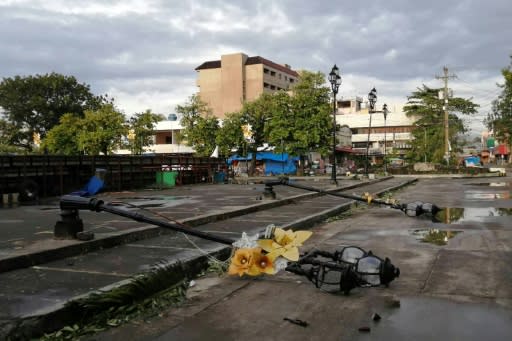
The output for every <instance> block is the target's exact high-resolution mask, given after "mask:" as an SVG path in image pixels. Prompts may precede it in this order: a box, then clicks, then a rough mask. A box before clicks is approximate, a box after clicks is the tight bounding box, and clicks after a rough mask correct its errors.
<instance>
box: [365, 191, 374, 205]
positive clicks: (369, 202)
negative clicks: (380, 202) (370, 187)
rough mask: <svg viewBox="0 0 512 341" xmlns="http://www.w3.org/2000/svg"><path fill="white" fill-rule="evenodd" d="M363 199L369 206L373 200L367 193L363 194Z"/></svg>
mask: <svg viewBox="0 0 512 341" xmlns="http://www.w3.org/2000/svg"><path fill="white" fill-rule="evenodd" d="M363 198H364V199H366V200H367V201H368V205H369V204H371V202H372V200H373V197H372V195H371V194H370V193H368V192H365V193H364V195H363Z"/></svg>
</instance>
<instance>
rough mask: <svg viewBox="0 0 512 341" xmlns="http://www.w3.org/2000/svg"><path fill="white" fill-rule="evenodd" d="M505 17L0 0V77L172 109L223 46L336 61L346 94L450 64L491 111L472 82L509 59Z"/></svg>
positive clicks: (500, 2) (392, 95)
mask: <svg viewBox="0 0 512 341" xmlns="http://www.w3.org/2000/svg"><path fill="white" fill-rule="evenodd" d="M511 17H512V6H510V5H509V1H508V0H489V1H485V2H482V1H476V0H474V1H471V0H461V1H458V2H456V3H453V4H450V3H448V2H447V1H440V0H431V1H428V2H416V1H407V0H388V1H378V0H375V1H370V2H366V3H361V2H355V1H327V0H325V1H324V0H317V1H310V0H285V1H278V2H277V1H271V0H259V1H255V0H253V1H228V0H224V1H208V0H201V1H197V0H196V1H178V0H175V1H166V0H160V1H156V0H155V1H144V0H125V1H113V0H112V1H108V0H104V1H87V2H82V1H65V0H53V1H50V0H48V1H42V0H37V1H34V0H32V1H28V0H3V1H2V0H0V31H1V32H2V34H1V35H0V49H1V51H2V53H1V54H0V65H1V66H2V67H1V69H0V77H11V76H14V75H18V74H19V75H28V74H35V73H47V72H52V71H55V72H60V73H63V74H67V75H74V76H75V77H77V79H79V81H81V82H85V83H88V84H90V85H91V87H92V89H93V90H94V91H95V92H97V93H105V92H109V94H110V95H111V96H113V97H115V98H116V100H117V103H118V105H120V106H121V107H122V108H123V109H124V110H125V112H127V113H133V112H138V111H141V110H144V109H146V108H151V109H153V110H155V111H161V112H170V111H172V110H173V107H172V106H174V105H176V104H178V103H183V102H184V101H186V100H187V97H188V96H189V95H191V94H192V93H193V92H194V91H195V90H196V88H195V71H194V68H195V67H196V66H198V65H199V64H201V63H202V62H203V61H206V60H214V59H218V58H220V55H221V54H224V53H231V52H245V53H247V54H249V55H261V56H263V57H265V58H268V59H271V60H273V61H276V62H279V63H287V64H290V65H292V66H293V67H294V68H296V69H308V70H312V71H322V72H324V73H327V72H329V70H330V68H331V66H332V65H333V64H334V63H336V64H337V65H338V66H340V68H341V71H342V76H343V79H344V83H343V84H342V87H341V89H340V91H341V93H344V96H347V97H350V96H353V95H365V94H366V93H367V92H368V90H369V89H370V88H371V87H372V86H380V87H381V88H380V90H379V96H382V99H383V100H389V101H396V102H400V101H401V102H402V103H397V104H403V102H405V101H406V96H407V95H408V94H410V92H411V91H414V90H415V88H416V87H417V86H421V84H422V83H428V84H429V85H431V86H440V85H441V83H440V82H439V81H437V80H436V79H435V75H436V74H440V73H441V72H442V67H443V66H444V65H446V66H448V67H449V68H450V70H452V71H453V72H456V73H457V74H458V75H459V76H460V77H461V78H462V79H469V80H470V82H471V84H473V85H474V89H477V91H476V92H475V93H474V94H473V93H471V90H470V89H468V88H467V87H463V86H462V84H463V83H460V84H459V83H455V82H454V83H453V84H454V85H457V84H459V85H461V86H460V93H463V94H467V96H468V97H471V96H473V97H474V98H475V100H476V99H478V100H480V101H482V103H480V104H482V106H483V107H485V108H487V110H488V103H489V102H490V100H491V99H490V97H489V96H482V95H481V94H482V93H481V92H480V93H479V92H478V91H487V94H489V93H491V94H492V93H494V92H495V91H496V86H495V82H496V80H497V79H498V80H499V77H500V69H501V68H503V67H506V66H507V65H508V64H509V62H510V59H509V55H510V54H511V53H512V47H511V46H510V37H512V23H511V21H510V18H511ZM464 84H465V83H464ZM465 85H467V84H465ZM454 90H455V91H457V89H456V88H454ZM379 101H380V99H379Z"/></svg>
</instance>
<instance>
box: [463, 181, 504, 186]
mask: <svg viewBox="0 0 512 341" xmlns="http://www.w3.org/2000/svg"><path fill="white" fill-rule="evenodd" d="M511 184H512V183H511V182H481V183H476V184H467V185H468V186H489V187H509V186H510V185H511Z"/></svg>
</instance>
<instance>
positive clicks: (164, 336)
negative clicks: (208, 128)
mask: <svg viewBox="0 0 512 341" xmlns="http://www.w3.org/2000/svg"><path fill="white" fill-rule="evenodd" d="M404 180H406V178H394V179H390V180H386V181H385V182H380V183H378V184H375V185H373V187H372V190H371V191H370V192H372V193H373V192H377V191H379V190H384V189H386V188H388V187H390V186H392V185H393V184H394V185H397V184H399V183H400V182H403V181H404ZM511 180H512V179H511V178H510V177H505V178H499V181H500V182H501V181H503V182H504V183H508V184H510V183H511V182H512V181H511ZM486 181H487V180H486V179H482V178H474V179H471V178H469V179H448V178H436V179H420V180H419V181H418V182H416V183H414V184H412V185H408V186H407V187H405V188H404V189H402V190H399V191H396V192H394V194H393V197H394V198H397V199H399V200H400V202H402V203H405V202H413V201H416V200H421V201H423V202H431V203H435V204H436V205H438V206H439V207H443V208H449V210H445V211H444V212H445V216H448V217H449V219H446V217H444V218H443V217H441V218H437V219H434V220H432V219H431V218H429V217H418V218H411V217H407V216H405V215H404V213H403V212H400V211H399V210H396V209H391V208H389V207H378V206H375V205H372V206H371V207H370V208H367V207H366V205H364V204H359V205H358V206H357V207H355V208H354V207H353V208H352V210H351V212H350V214H346V215H345V216H344V217H343V218H342V219H341V218H340V219H339V220H336V219H334V220H333V219H331V220H329V222H324V223H322V224H319V225H316V226H315V227H314V228H313V232H314V234H313V237H312V238H311V239H310V240H308V242H307V243H306V245H305V249H312V248H317V249H322V250H328V251H333V250H336V249H340V248H341V247H343V246H346V245H357V246H360V247H362V248H364V249H366V250H372V251H373V252H374V253H375V254H377V255H378V256H381V257H390V258H391V260H392V262H393V263H394V264H395V265H397V266H399V267H400V270H401V275H400V278H398V279H396V280H395V281H393V282H392V283H391V285H390V287H389V288H359V289H354V290H353V291H352V292H351V294H350V295H349V296H344V295H333V294H327V293H325V292H323V291H320V290H318V289H316V288H315V287H314V285H313V284H312V283H310V282H309V281H308V280H307V279H306V278H303V277H299V276H297V275H294V274H291V273H280V274H278V275H276V276H273V277H265V278H258V279H245V278H242V279H240V278H232V277H221V278H217V277H205V278H203V279H198V280H197V284H196V286H195V287H193V288H192V289H191V290H190V292H189V295H190V299H189V300H188V302H187V303H186V304H185V305H184V306H183V307H180V308H177V309H176V308H173V309H169V311H165V312H162V316H164V317H163V318H156V319H153V320H151V321H149V322H148V321H139V322H138V323H134V324H129V325H125V326H123V327H120V328H116V329H112V330H109V331H107V332H104V333H101V334H97V335H94V336H91V337H89V338H88V339H90V340H121V339H130V340H149V339H160V340H168V339H180V340H181V339H182V340H206V339H216V338H218V339H223V340H240V339H247V340H261V339H262V338H264V339H266V340H297V339H308V340H317V339H319V340H340V339H363V340H368V339H371V340H389V339H393V340H413V339H420V340H427V339H433V338H434V339H440V340H444V339H447V340H448V339H449V340H453V339H464V340H481V339H482V338H483V337H485V339H489V340H498V339H507V338H509V337H505V338H504V337H503V336H509V335H512V334H511V333H510V327H509V326H510V325H512V324H511V323H510V322H512V285H510V283H512V263H511V262H510V259H512V253H511V249H510V248H511V246H512V217H511V216H510V215H509V214H503V215H499V214H495V213H498V212H509V210H510V209H512V200H510V198H508V199H507V198H504V197H495V198H494V199H493V200H490V199H487V198H482V199H478V198H475V194H477V193H481V194H489V193H491V194H492V193H497V191H496V188H499V193H505V192H507V191H508V192H510V190H511V188H510V187H507V186H490V185H489V186H486V185H480V184H481V183H484V182H486ZM492 181H494V180H492V179H491V180H489V183H491V182H492ZM479 183H480V184H479ZM308 184H309V185H312V186H315V187H319V186H322V185H324V186H325V188H328V187H329V185H328V184H321V183H315V184H313V183H308ZM477 184H478V185H477ZM341 185H342V186H343V185H346V183H342V184H341ZM258 186H259V185H249V186H237V187H239V188H240V187H242V188H243V189H242V188H240V189H239V190H236V189H234V190H233V192H229V193H230V194H231V195H233V196H234V197H235V198H234V199H233V200H232V201H230V202H228V201H226V202H224V203H223V205H224V206H222V207H230V208H241V207H242V206H244V205H245V207H247V205H249V206H251V205H253V203H261V198H260V197H259V196H260V194H261V189H262V187H261V186H260V187H258ZM217 188H220V187H217ZM221 188H222V189H223V190H224V189H225V190H226V191H231V188H230V187H221ZM209 189H212V190H211V191H210V190H209ZM194 190H195V189H185V188H183V189H180V192H176V193H172V194H171V193H170V192H172V191H169V193H166V194H164V193H152V195H150V197H151V199H147V197H148V195H147V194H144V195H141V194H140V193H138V194H137V195H134V194H133V193H126V194H115V195H113V194H109V195H111V196H112V198H116V200H117V199H119V200H122V201H124V202H126V201H128V202H129V203H130V204H135V205H145V204H150V205H151V206H152V207H150V209H157V210H158V214H163V215H166V214H169V213H170V212H171V211H166V210H168V209H169V207H168V206H166V205H168V204H167V203H163V202H161V200H162V197H163V196H164V195H168V196H173V197H175V198H178V199H171V200H170V201H174V202H178V201H180V200H182V202H183V203H184V204H183V205H176V206H171V207H172V209H173V210H172V213H173V216H172V217H173V218H174V217H176V219H178V216H180V214H181V216H180V217H181V219H183V220H186V219H187V218H185V217H187V214H188V217H191V216H192V217H196V218H197V217H204V216H205V215H207V214H208V213H212V214H213V213H219V212H222V210H221V209H220V208H219V207H215V205H211V203H210V205H208V204H207V203H205V202H204V201H201V202H199V203H190V201H191V200H194V198H197V197H196V195H197V196H199V195H204V196H205V197H209V195H211V198H215V196H219V191H218V189H215V187H207V186H204V187H202V188H201V189H200V192H201V194H197V192H194ZM283 190H284V188H283ZM286 190H289V191H290V192H288V193H284V192H280V191H281V186H280V187H276V192H277V194H278V197H280V198H286V197H287V196H294V195H303V194H304V191H301V190H297V189H292V188H287V189H286ZM187 191H188V193H187ZM361 191H362V189H357V188H355V189H353V190H349V191H347V192H348V193H359V194H360V193H361ZM478 191H480V192H478ZM242 192H243V193H244V194H241V193H242ZM207 193H209V194H207ZM226 193H228V192H226ZM468 194H469V195H468ZM477 197H478V195H477ZM153 199H154V200H153ZM212 200H213V199H212ZM336 200H339V203H341V202H343V200H342V199H341V200H340V199H339V198H336ZM185 203H190V204H191V206H188V208H187V206H186V204H185ZM332 203H333V197H332V196H330V197H322V199H321V200H313V198H303V199H302V200H297V201H296V202H295V203H294V204H293V205H290V206H288V207H291V206H295V207H293V209H292V210H291V211H288V210H287V209H284V208H283V207H274V208H269V209H266V210H261V211H255V212H253V213H250V214H247V213H246V214H243V215H239V216H237V217H233V218H231V219H229V220H227V221H225V222H219V221H216V222H215V221H213V222H210V223H208V224H205V225H201V226H198V227H197V228H200V229H202V230H205V231H211V232H215V233H224V234H225V235H228V236H233V237H236V236H239V235H240V233H241V232H242V231H247V229H249V228H250V226H251V225H250V224H249V223H248V222H249V221H250V222H252V223H251V224H254V225H252V226H255V227H256V226H258V227H262V226H266V225H267V224H268V223H269V222H275V223H278V224H279V223H281V224H282V223H286V221H290V220H289V219H290V216H292V218H293V213H292V212H293V210H295V212H296V214H297V212H300V213H301V214H300V215H301V216H302V215H304V216H307V215H311V214H313V213H315V212H316V213H318V212H319V211H320V212H321V211H322V210H325V209H327V208H328V207H330V209H333V205H332ZM160 204H162V206H158V205H160ZM154 205H156V206H154ZM171 205H172V204H171ZM196 206H197V207H198V208H199V209H198V210H191V208H192V207H196ZM49 207H51V205H50V206H49ZM457 210H458V211H457ZM42 211H51V209H47V210H42ZM448 211H450V212H449V213H448V214H446V212H448ZM340 212H341V210H340ZM453 212H456V213H453ZM489 212H492V213H493V215H489ZM86 213H87V214H86ZM54 214H58V211H56V212H54ZM81 215H82V214H81ZM98 216H102V217H103V220H102V219H99V218H98ZM287 216H288V218H286V217H287ZM82 217H83V219H84V221H85V222H86V224H87V228H88V229H96V230H97V231H103V230H104V231H109V229H114V230H117V229H123V221H124V218H119V219H117V218H115V217H114V218H112V217H109V218H107V220H108V221H109V223H105V215H104V214H103V213H102V214H97V213H92V212H84V214H83V215H82ZM95 217H96V218H95ZM456 217H459V219H458V220H457V219H456ZM460 217H462V218H460ZM1 219H4V216H3V215H2V218H1ZM5 219H6V220H16V219H20V218H19V217H18V218H16V217H15V216H10V217H6V218H5ZM26 219H29V217H28V216H27V217H26ZM95 219H98V220H95ZM292 220H293V219H292ZM32 221H36V220H32ZM452 221H453V223H452ZM89 224H91V225H89ZM118 225H119V226H118ZM39 226H42V227H41V229H43V230H44V229H45V227H44V225H43V224H42V223H40V224H39ZM434 229H435V230H439V231H451V230H453V231H457V232H458V233H456V234H455V233H454V235H453V236H452V237H451V238H449V239H448V240H447V243H446V245H436V244H433V243H425V242H423V241H421V240H418V238H417V236H415V235H414V233H413V232H414V231H417V230H434ZM29 231H30V233H27V235H30V238H28V237H27V238H28V239H27V240H29V241H28V242H27V245H28V244H30V241H31V242H32V244H30V245H35V244H37V243H38V242H36V241H37V240H39V238H41V234H37V232H38V231H37V230H34V229H32V230H29ZM34 231H36V232H34ZM13 233H14V234H15V233H17V232H16V231H14V232H13ZM105 233H108V232H105ZM98 234H100V233H98ZM19 235H21V234H19ZM180 238H181V239H180ZM192 240H193V242H194V244H191V243H190V240H186V239H185V240H183V237H182V236H178V235H177V234H172V233H168V234H164V235H161V236H160V237H158V238H152V239H144V240H139V241H137V242H130V243H128V244H125V245H123V246H122V247H116V248H112V249H108V250H102V251H98V252H91V253H88V254H87V255H81V256H74V257H70V258H66V259H61V260H56V261H54V262H51V263H45V264H40V265H37V266H33V267H30V268H27V269H20V270H16V271H10V272H7V273H4V274H0V277H1V279H2V282H1V283H2V284H1V286H2V290H1V291H0V293H1V294H0V300H1V301H2V306H6V307H11V308H12V310H10V311H9V312H6V311H4V312H3V314H2V318H4V317H5V316H6V315H5V314H6V313H9V314H11V316H22V315H26V314H30V313H34V311H38V310H37V309H40V310H39V311H38V312H43V311H44V309H49V308H51V307H52V305H53V306H55V305H58V304H60V302H62V300H63V299H65V298H67V297H73V296H74V295H79V294H80V293H83V288H89V289H90V290H93V289H94V288H97V287H101V286H106V285H108V284H110V283H114V282H117V281H120V280H123V279H126V278H129V276H130V275H131V274H133V273H134V272H137V271H144V270H145V266H148V265H150V264H154V263H155V262H157V261H159V260H161V259H162V257H164V256H163V255H167V256H172V255H178V254H180V255H181V256H180V257H184V255H189V256H190V257H194V256H195V255H197V254H198V252H197V250H198V248H199V249H201V250H206V251H208V250H213V249H214V248H212V245H211V244H209V243H206V242H204V241H201V240H198V239H197V238H192ZM10 243H11V244H6V245H8V246H6V247H5V248H4V250H8V252H14V250H15V249H14V248H15V247H16V246H15V245H16V244H12V242H10ZM18 247H19V246H18ZM29 247H30V246H29ZM137 250H140V251H137ZM199 254H200V253H199ZM141 258H143V261H142V262H141V261H140V259H141ZM99 264H101V267H98V266H99ZM98 269H101V271H98ZM95 272H97V273H95ZM84 274H87V276H84ZM84 278H89V279H90V282H88V281H87V279H84ZM11 280H12V281H13V282H10V281H11ZM68 280H69V281H68ZM79 282H81V284H80V288H77V287H75V286H73V285H69V283H79ZM6 283H16V285H6ZM33 283H40V284H41V285H40V286H38V287H39V288H40V289H39V291H37V290H35V289H36V288H34V284H33ZM45 290H46V291H45ZM397 302H398V304H397ZM374 313H379V315H381V316H382V319H381V320H380V321H379V322H375V321H372V319H371V316H372V314H374ZM443 316H444V317H445V318H443ZM284 318H291V319H300V320H303V321H307V322H308V327H301V326H297V325H294V324H292V323H289V322H288V321H286V320H283V319H284ZM485 321H487V322H488V323H487V326H488V328H487V329H484V324H485V323H484V322H485ZM361 327H365V328H366V327H367V328H368V331H366V332H361V331H359V328H361ZM477 328H478V330H477ZM365 330H366V329H365ZM467 330H470V331H473V332H471V333H470V332H467Z"/></svg>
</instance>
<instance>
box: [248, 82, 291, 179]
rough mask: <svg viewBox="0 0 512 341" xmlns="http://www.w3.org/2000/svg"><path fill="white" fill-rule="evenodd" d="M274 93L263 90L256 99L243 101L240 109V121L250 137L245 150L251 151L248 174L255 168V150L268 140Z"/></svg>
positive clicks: (275, 95)
mask: <svg viewBox="0 0 512 341" xmlns="http://www.w3.org/2000/svg"><path fill="white" fill-rule="evenodd" d="M279 93H282V92H277V93H276V94H272V93H268V92H264V93H263V94H261V95H260V97H258V98H257V99H256V100H254V101H251V102H245V103H244V105H243V107H242V110H241V115H242V123H243V124H244V125H246V126H248V127H249V129H250V135H251V136H250V139H246V140H247V151H248V152H250V153H252V160H251V167H250V169H249V172H250V175H253V174H254V170H255V169H256V152H257V150H258V147H262V146H263V144H264V143H265V142H267V140H268V132H269V121H270V119H271V118H272V114H273V112H274V108H275V106H276V105H277V104H278V102H277V101H276V98H278V96H279Z"/></svg>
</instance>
